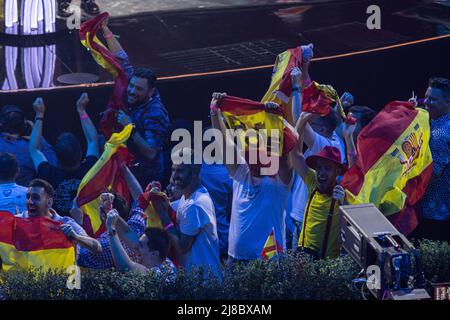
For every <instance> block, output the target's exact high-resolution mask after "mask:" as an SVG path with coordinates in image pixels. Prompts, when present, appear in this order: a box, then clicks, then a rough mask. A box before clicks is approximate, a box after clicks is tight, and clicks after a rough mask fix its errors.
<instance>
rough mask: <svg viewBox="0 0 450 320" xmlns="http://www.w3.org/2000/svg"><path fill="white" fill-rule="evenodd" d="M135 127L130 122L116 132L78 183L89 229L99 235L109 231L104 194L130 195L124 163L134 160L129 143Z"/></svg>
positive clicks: (81, 206) (79, 200)
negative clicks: (104, 217) (104, 220)
mask: <svg viewBox="0 0 450 320" xmlns="http://www.w3.org/2000/svg"><path fill="white" fill-rule="evenodd" d="M132 130H133V125H131V124H129V125H127V126H126V127H125V128H124V129H123V130H122V131H121V132H119V133H113V135H112V136H111V137H110V138H109V140H108V142H106V144H105V149H104V151H103V154H102V155H101V157H100V159H98V161H97V162H96V163H95V165H94V166H93V167H92V168H91V169H90V170H89V171H88V173H87V174H86V175H85V176H84V178H83V180H81V183H80V186H79V187H78V193H77V204H78V207H80V208H81V210H83V212H84V213H85V220H87V227H86V228H85V229H87V230H86V232H88V233H89V234H90V235H91V236H95V237H98V236H99V235H100V234H101V233H103V232H104V231H105V227H104V226H103V224H102V222H101V220H100V215H99V212H98V207H99V203H100V199H99V197H100V194H102V193H103V192H109V191H114V192H117V193H119V194H121V195H122V196H123V197H124V198H125V199H129V190H128V186H127V183H126V180H125V177H124V176H123V173H122V170H121V169H120V167H121V166H122V165H123V164H129V163H130V162H131V161H132V160H133V157H132V155H131V154H130V153H129V152H128V149H127V147H126V146H125V143H126V142H127V140H128V139H129V137H130V135H131V131H132ZM91 232H92V234H91Z"/></svg>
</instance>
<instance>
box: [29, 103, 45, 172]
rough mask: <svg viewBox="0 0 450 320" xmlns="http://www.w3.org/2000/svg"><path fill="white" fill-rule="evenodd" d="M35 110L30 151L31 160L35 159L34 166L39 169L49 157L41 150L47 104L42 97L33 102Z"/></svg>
mask: <svg viewBox="0 0 450 320" xmlns="http://www.w3.org/2000/svg"><path fill="white" fill-rule="evenodd" d="M33 109H34V112H35V115H36V116H35V118H34V125H33V130H32V131H31V136H30V142H29V144H28V151H29V153H30V157H31V160H33V164H34V168H35V169H36V170H37V169H38V168H39V165H40V164H41V163H42V162H47V158H46V157H45V155H44V154H43V153H42V152H41V150H40V147H41V139H42V126H43V122H44V113H45V105H44V100H42V98H37V99H36V100H35V101H34V103H33Z"/></svg>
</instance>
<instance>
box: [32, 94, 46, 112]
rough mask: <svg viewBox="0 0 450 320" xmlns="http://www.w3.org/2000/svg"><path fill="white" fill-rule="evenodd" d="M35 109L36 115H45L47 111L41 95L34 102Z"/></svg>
mask: <svg viewBox="0 0 450 320" xmlns="http://www.w3.org/2000/svg"><path fill="white" fill-rule="evenodd" d="M33 110H34V112H35V113H36V116H43V115H44V113H45V105H44V100H43V99H42V98H41V97H39V98H36V100H34V102H33Z"/></svg>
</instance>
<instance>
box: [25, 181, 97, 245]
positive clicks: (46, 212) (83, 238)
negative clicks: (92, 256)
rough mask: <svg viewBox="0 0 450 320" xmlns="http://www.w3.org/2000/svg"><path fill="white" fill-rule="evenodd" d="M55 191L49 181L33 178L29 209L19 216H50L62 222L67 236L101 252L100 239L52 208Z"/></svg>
mask: <svg viewBox="0 0 450 320" xmlns="http://www.w3.org/2000/svg"><path fill="white" fill-rule="evenodd" d="M54 193H55V191H54V190H53V187H52V186H51V184H50V183H48V182H47V181H45V180H41V179H34V180H32V181H31V182H30V184H29V187H28V191H27V196H26V197H27V211H24V212H23V213H21V214H19V215H17V217H20V218H33V217H48V218H50V219H52V220H54V221H58V222H61V223H62V225H61V230H62V232H63V233H64V234H65V235H66V237H67V238H69V239H70V240H71V241H73V242H74V243H75V244H77V245H79V246H81V247H85V248H87V249H89V250H91V251H93V252H101V250H102V248H101V246H100V244H99V243H98V241H97V240H95V239H93V238H91V237H89V236H88V235H87V233H86V231H84V229H83V228H82V227H81V226H80V225H79V224H78V223H76V222H75V220H73V219H72V218H70V217H61V216H60V215H58V214H57V213H56V211H55V210H53V209H52V205H53V197H54ZM77 249H79V248H77ZM77 252H78V250H77Z"/></svg>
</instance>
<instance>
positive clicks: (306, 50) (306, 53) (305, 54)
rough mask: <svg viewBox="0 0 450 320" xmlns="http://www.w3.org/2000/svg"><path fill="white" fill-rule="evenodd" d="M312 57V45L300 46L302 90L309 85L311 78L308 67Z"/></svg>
mask: <svg viewBox="0 0 450 320" xmlns="http://www.w3.org/2000/svg"><path fill="white" fill-rule="evenodd" d="M313 57H314V45H313V44H312V43H310V44H308V45H306V46H302V74H301V79H300V81H301V84H302V87H303V88H306V87H307V86H309V85H310V84H311V76H310V75H309V65H310V63H311V60H312V58H313Z"/></svg>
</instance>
